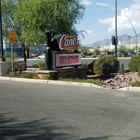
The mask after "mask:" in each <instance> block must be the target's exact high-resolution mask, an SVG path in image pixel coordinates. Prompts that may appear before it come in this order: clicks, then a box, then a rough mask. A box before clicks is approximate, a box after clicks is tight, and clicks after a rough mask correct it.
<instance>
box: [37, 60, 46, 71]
mask: <svg viewBox="0 0 140 140" xmlns="http://www.w3.org/2000/svg"><path fill="white" fill-rule="evenodd" d="M38 67H39V69H40V70H45V61H39V63H38Z"/></svg>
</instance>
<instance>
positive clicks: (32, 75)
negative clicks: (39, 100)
mask: <svg viewBox="0 0 140 140" xmlns="http://www.w3.org/2000/svg"><path fill="white" fill-rule="evenodd" d="M3 76H6V77H17V78H29V79H39V77H38V74H37V73H35V72H22V73H21V74H20V73H9V74H5V75H3Z"/></svg>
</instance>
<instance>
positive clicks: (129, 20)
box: [125, 15, 137, 54]
mask: <svg viewBox="0 0 140 140" xmlns="http://www.w3.org/2000/svg"><path fill="white" fill-rule="evenodd" d="M125 16H126V17H127V18H128V20H129V22H130V24H131V26H132V28H133V30H134V32H135V34H136V54H137V32H136V30H135V28H134V26H133V24H132V23H131V21H130V19H129V17H128V16H127V15H125Z"/></svg>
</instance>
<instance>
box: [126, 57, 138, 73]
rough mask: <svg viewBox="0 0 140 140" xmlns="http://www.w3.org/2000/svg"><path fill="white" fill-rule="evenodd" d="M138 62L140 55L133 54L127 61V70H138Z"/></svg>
mask: <svg viewBox="0 0 140 140" xmlns="http://www.w3.org/2000/svg"><path fill="white" fill-rule="evenodd" d="M139 64H140V55H134V56H132V57H131V59H130V62H129V66H128V67H129V70H130V71H132V72H138V65H139Z"/></svg>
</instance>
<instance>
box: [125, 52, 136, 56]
mask: <svg viewBox="0 0 140 140" xmlns="http://www.w3.org/2000/svg"><path fill="white" fill-rule="evenodd" d="M135 54H136V53H135V52H129V53H128V55H127V56H128V57H131V56H133V55H135Z"/></svg>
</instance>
